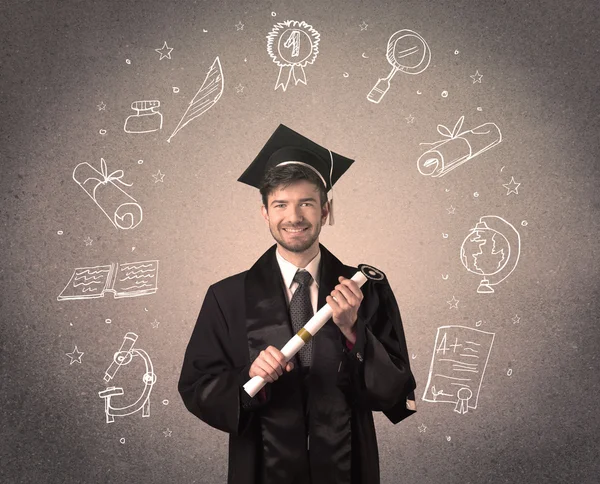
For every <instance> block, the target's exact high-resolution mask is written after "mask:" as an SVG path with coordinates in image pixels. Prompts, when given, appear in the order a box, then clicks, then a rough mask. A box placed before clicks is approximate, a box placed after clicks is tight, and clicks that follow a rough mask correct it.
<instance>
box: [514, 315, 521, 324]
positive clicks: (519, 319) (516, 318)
mask: <svg viewBox="0 0 600 484" xmlns="http://www.w3.org/2000/svg"><path fill="white" fill-rule="evenodd" d="M512 322H513V324H519V323H520V322H521V317H520V316H519V315H517V314H515V317H514V318H512Z"/></svg>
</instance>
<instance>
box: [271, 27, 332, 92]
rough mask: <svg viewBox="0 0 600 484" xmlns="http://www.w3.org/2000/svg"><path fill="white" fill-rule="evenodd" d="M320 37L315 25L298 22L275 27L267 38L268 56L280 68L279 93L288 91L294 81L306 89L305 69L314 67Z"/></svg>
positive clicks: (277, 84)
mask: <svg viewBox="0 0 600 484" xmlns="http://www.w3.org/2000/svg"><path fill="white" fill-rule="evenodd" d="M320 37H321V36H320V34H319V32H317V31H316V30H315V29H313V27H312V25H309V24H307V23H306V22H304V21H302V22H298V21H297V20H286V21H285V22H279V23H277V24H275V25H274V26H273V30H271V31H270V32H269V34H268V35H267V53H268V54H269V56H270V57H271V59H273V62H275V64H277V65H278V66H279V76H278V77H277V82H276V83H275V90H277V89H278V88H280V87H281V88H282V89H283V90H284V91H285V90H286V89H287V87H288V84H289V82H290V79H291V78H292V76H293V78H294V85H297V84H298V83H299V82H301V83H303V84H304V85H306V74H305V72H304V67H305V66H306V65H308V64H312V63H313V62H314V61H315V59H316V58H317V54H318V53H319V40H320Z"/></svg>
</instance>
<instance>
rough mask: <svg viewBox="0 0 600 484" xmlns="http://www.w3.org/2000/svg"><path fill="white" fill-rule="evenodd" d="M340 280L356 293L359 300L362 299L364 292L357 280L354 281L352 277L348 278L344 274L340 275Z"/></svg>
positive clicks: (341, 283)
mask: <svg viewBox="0 0 600 484" xmlns="http://www.w3.org/2000/svg"><path fill="white" fill-rule="evenodd" d="M338 280H339V281H340V285H343V286H344V287H347V288H348V289H349V290H350V291H351V292H352V294H354V295H355V296H356V297H357V299H358V300H359V301H362V299H363V293H362V291H361V289H360V287H358V284H357V283H356V282H355V281H353V280H352V279H346V278H345V277H344V276H340V277H339V279H338Z"/></svg>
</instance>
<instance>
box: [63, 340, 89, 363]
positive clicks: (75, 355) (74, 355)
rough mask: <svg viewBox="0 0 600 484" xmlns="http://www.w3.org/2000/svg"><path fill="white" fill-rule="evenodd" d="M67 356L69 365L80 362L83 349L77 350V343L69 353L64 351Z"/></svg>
mask: <svg viewBox="0 0 600 484" xmlns="http://www.w3.org/2000/svg"><path fill="white" fill-rule="evenodd" d="M65 354H66V355H67V356H68V357H69V358H71V362H70V363H69V366H70V365H72V364H73V363H80V364H81V357H82V356H83V355H84V352H83V351H79V350H78V349H77V345H75V349H74V350H73V351H72V352H71V353H65Z"/></svg>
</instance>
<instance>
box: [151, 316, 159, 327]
mask: <svg viewBox="0 0 600 484" xmlns="http://www.w3.org/2000/svg"><path fill="white" fill-rule="evenodd" d="M150 324H151V325H152V327H153V328H154V329H156V328H158V325H159V324H160V321H157V320H156V318H154V321H153V322H151V323H150Z"/></svg>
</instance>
